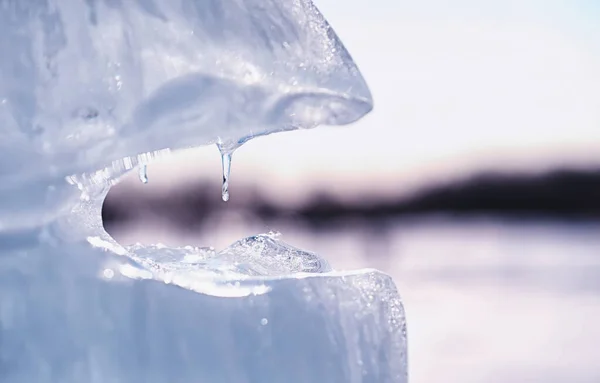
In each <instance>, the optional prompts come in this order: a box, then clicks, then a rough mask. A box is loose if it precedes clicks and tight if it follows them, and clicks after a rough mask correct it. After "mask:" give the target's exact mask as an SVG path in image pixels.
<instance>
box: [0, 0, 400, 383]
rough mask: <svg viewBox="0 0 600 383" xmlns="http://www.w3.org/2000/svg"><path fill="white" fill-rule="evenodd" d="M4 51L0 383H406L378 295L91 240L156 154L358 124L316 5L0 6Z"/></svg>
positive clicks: (385, 303)
mask: <svg viewBox="0 0 600 383" xmlns="http://www.w3.org/2000/svg"><path fill="white" fill-rule="evenodd" d="M0 50H1V51H2V57H1V58H0V382H2V383H30V382H36V383H56V382H61V383H81V382H103V383H105V382H123V383H129V382H131V383H133V382H145V383H163V382H169V383H191V382H240V383H242V382H282V381H285V382H290V383H295V382H298V383H300V382H302V383H309V382H310V383H314V382H344V383H345V382H363V383H369V382H373V383H375V382H377V383H383V382H390V383H391V382H393V383H404V382H406V376H407V375H406V334H405V323H404V313H403V309H402V304H401V302H400V299H399V297H398V293H397V291H396V288H395V286H394V284H393V282H392V281H391V280H390V278H389V277H387V276H385V275H383V274H381V273H379V272H376V271H360V272H352V273H340V272H331V271H328V270H329V268H328V266H327V264H326V262H325V261H323V260H322V259H321V258H319V257H317V256H316V255H314V254H312V253H308V252H304V251H301V250H298V249H294V248H291V247H289V246H288V245H285V244H284V243H283V242H281V241H280V240H279V239H278V238H275V237H273V236H256V237H252V238H248V239H245V240H242V241H239V242H237V243H235V244H234V245H232V246H231V247H230V248H228V249H226V250H224V251H222V252H219V253H215V252H214V251H213V250H211V249H202V248H193V247H186V248H176V249H168V248H166V247H163V246H149V247H144V246H134V247H130V248H129V249H125V248H123V247H121V246H119V245H118V244H116V243H115V242H114V241H113V240H112V239H111V238H110V237H109V236H108V235H107V234H106V233H105V232H104V230H103V229H102V222H101V216H100V210H101V205H102V201H103V199H104V197H105V195H106V193H107V191H108V188H109V186H110V184H112V183H114V182H116V180H117V178H118V177H119V176H120V175H121V174H123V173H124V172H125V171H128V170H132V169H134V168H135V167H136V166H139V165H141V166H145V165H146V164H147V163H149V162H150V160H151V159H152V158H153V156H157V155H160V154H162V153H164V152H166V151H167V150H166V149H168V148H172V149H177V148H182V147H190V146H197V145H205V144H209V143H218V144H219V145H220V146H224V147H227V148H231V149H233V148H235V147H236V146H237V145H240V144H241V143H243V142H245V141H247V140H249V139H251V138H253V137H255V136H259V135H266V134H269V133H272V132H277V131H282V130H291V129H299V128H310V127H314V126H316V125H319V124H335V125H340V124H346V123H349V122H352V121H355V120H356V119H358V118H361V117H362V116H363V115H364V114H365V113H367V112H369V111H370V110H371V108H372V100H371V95H370V93H369V90H368V88H367V86H366V84H365V83H364V80H363V79H362V76H361V75H360V73H359V71H358V69H357V68H356V65H355V64H354V62H353V61H352V59H351V58H350V56H349V54H348V52H347V51H346V50H345V49H344V47H343V45H342V44H341V42H340V41H339V39H338V38H337V36H336V35H335V33H334V32H333V30H332V29H331V28H330V27H329V25H328V24H327V22H326V21H325V19H324V18H323V17H322V16H321V14H320V13H319V12H318V10H317V9H316V8H315V7H314V5H313V4H312V3H311V2H310V1H308V0H288V1H274V0H227V1H223V0H202V1H198V0H169V1H166V0H161V1H159V0H136V1H133V0H132V1H119V0H88V1H68V0H58V1H52V2H48V1H22V0H0ZM98 169H99V170H98ZM74 174H76V176H74ZM65 177H67V181H68V182H65ZM141 178H142V181H144V180H145V179H146V176H145V173H144V171H142V177H141ZM326 271H327V272H326ZM225 297H226V298H225Z"/></svg>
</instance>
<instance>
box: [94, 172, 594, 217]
mask: <svg viewBox="0 0 600 383" xmlns="http://www.w3.org/2000/svg"><path fill="white" fill-rule="evenodd" d="M235 193H236V196H234V198H232V200H231V201H230V202H228V203H227V204H223V203H219V201H218V198H219V195H218V193H215V185H213V184H210V185H209V184H207V183H203V184H196V185H191V186H189V187H187V188H185V189H181V190H177V191H174V192H172V193H170V194H167V195H164V194H163V195H161V196H154V195H147V196H140V195H139V194H136V195H135V197H134V195H133V193H131V194H130V195H128V193H126V192H121V193H119V195H118V196H116V195H109V197H108V198H107V200H106V202H105V205H104V210H103V218H104V222H105V225H106V226H107V227H110V226H111V225H117V224H120V223H127V221H131V220H135V219H139V217H140V216H141V214H140V213H143V214H151V215H153V216H155V217H156V216H158V217H161V219H164V220H168V221H170V223H172V224H173V225H175V226H178V227H182V228H188V229H189V228H191V227H194V226H196V225H198V224H201V223H202V222H203V221H204V220H205V219H207V218H208V217H210V216H211V215H212V214H213V213H214V212H215V211H216V210H217V209H219V210H222V209H234V210H235V209H243V210H244V212H245V214H250V215H254V216H256V218H259V219H266V220H268V219H285V218H289V217H293V218H294V219H303V220H305V221H307V222H312V223H314V224H318V223H327V222H330V221H332V220H340V219H346V218H352V219H365V220H379V219H387V218H393V217H396V216H402V215H419V214H452V215H474V214H477V215H497V216H535V217H537V216H539V217H543V218H559V219H561V218H563V219H570V218H586V219H600V170H555V171H551V172H548V173H545V174H540V175H523V174H501V173H486V174H481V175H478V176H475V177H472V178H469V179H466V180H462V181H458V182H454V183H449V184H446V185H438V186H434V187H431V188H428V189H425V190H421V191H420V192H418V193H415V194H414V195H413V196H411V197H404V198H396V199H394V198H391V199H390V198H388V199H386V200H380V199H378V198H379V197H376V196H370V195H365V196H364V198H363V199H361V201H360V202H354V203H345V202H342V201H340V200H338V199H336V198H334V197H332V196H330V195H327V194H325V193H321V194H318V195H315V196H314V198H312V199H311V200H310V201H309V202H308V203H306V204H304V205H302V206H300V207H296V208H293V209H291V208H285V207H281V206H279V205H277V204H273V203H271V202H269V201H268V200H266V199H264V198H263V197H262V196H261V195H260V194H259V193H257V192H256V191H254V190H245V192H243V191H242V190H240V188H238V189H237V190H236V191H235ZM242 194H243V195H242ZM240 196H241V198H240ZM236 201H237V202H236Z"/></svg>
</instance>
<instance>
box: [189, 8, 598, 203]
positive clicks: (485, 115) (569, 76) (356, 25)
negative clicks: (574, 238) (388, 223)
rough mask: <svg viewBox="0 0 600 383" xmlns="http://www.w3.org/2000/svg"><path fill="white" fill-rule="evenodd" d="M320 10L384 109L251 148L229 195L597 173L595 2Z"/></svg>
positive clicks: (200, 158)
mask: <svg viewBox="0 0 600 383" xmlns="http://www.w3.org/2000/svg"><path fill="white" fill-rule="evenodd" d="M315 3H316V5H317V6H318V7H319V8H320V10H321V11H322V12H323V14H324V15H325V17H326V18H327V19H328V20H329V22H330V23H331V24H332V26H333V28H334V29H335V30H336V32H337V33H338V35H339V36H340V38H341V40H342V41H343V42H344V44H345V45H346V47H347V48H348V50H349V51H350V53H351V55H352V56H353V57H354V59H355V61H356V62H357V63H358V65H359V68H360V69H361V71H362V73H363V75H364V77H365V78H366V80H367V83H368V84H369V86H370V88H371V91H372V93H373V98H374V101H375V109H374V111H373V112H372V113H371V114H370V115H369V116H367V117H366V118H365V119H363V120H361V121H359V122H358V123H355V124H354V125H352V126H348V127H321V128H317V129H314V130H310V131H301V132H291V133H282V134H275V135H271V136H268V137H263V138H258V139H255V140H252V141H250V142H248V143H247V144H246V145H244V146H243V147H242V148H241V149H239V150H238V152H236V154H235V156H234V161H233V179H232V182H233V185H235V179H236V178H239V179H254V178H260V179H265V182H269V183H270V182H276V183H277V185H279V187H276V188H275V189H273V188H271V192H272V193H275V194H277V193H279V192H280V191H281V190H286V193H288V192H289V193H292V194H293V193H294V191H295V190H296V189H298V188H300V189H301V188H304V187H307V186H311V185H319V184H320V185H322V184H324V183H329V184H330V187H331V188H333V190H335V189H336V188H338V189H340V190H341V189H346V188H348V187H351V188H359V189H369V188H379V189H387V188H390V189H397V188H398V187H404V188H406V189H407V190H408V189H410V188H411V187H412V186H414V185H417V186H418V185H420V184H422V183H423V182H430V181H431V180H432V179H444V178H446V177H451V176H453V175H460V174H464V173H465V172H469V171H471V170H475V171H477V170H485V169H507V170H511V169H525V170H528V169H539V168H541V167H549V166H554V165H568V164H575V165H577V164H592V165H593V164H596V165H600V5H597V4H596V2H594V1H593V0H586V1H583V0H582V1H576V0H572V1H552V0H529V1H528V0H503V1H487V2H486V1H481V0H463V1H442V0H438V1H419V2H416V1H407V0H371V1H358V0H346V1H344V2H340V1H339V0H317V1H315ZM202 151H203V152H205V153H204V154H203V153H199V154H196V155H195V156H196V157H197V158H195V159H194V160H193V162H195V163H196V164H204V165H205V166H207V167H208V166H210V167H213V168H214V167H215V166H217V165H215V164H218V155H217V154H216V153H217V152H216V149H213V148H210V149H207V150H202ZM206 153H208V154H206ZM209 157H210V159H209ZM187 162H188V165H185V164H182V165H181V166H182V167H183V169H188V166H190V164H189V160H188V161H187ZM196 164H194V165H193V166H194V167H196ZM205 166H202V165H198V168H200V167H201V168H205ZM209 173H210V174H211V177H212V176H213V175H214V174H216V173H217V169H214V170H210V172H209ZM268 180H271V181H268ZM233 188H234V193H235V186H233ZM289 193H288V194H289Z"/></svg>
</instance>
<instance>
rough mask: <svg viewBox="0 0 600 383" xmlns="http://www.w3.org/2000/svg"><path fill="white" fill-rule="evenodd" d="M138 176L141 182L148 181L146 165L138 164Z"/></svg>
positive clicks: (145, 182)
mask: <svg viewBox="0 0 600 383" xmlns="http://www.w3.org/2000/svg"><path fill="white" fill-rule="evenodd" d="M138 176H139V177H140V181H141V182H142V183H143V184H147V183H148V167H147V166H146V165H141V166H140V170H139V173H138Z"/></svg>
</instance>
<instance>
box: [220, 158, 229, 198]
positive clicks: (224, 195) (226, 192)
mask: <svg viewBox="0 0 600 383" xmlns="http://www.w3.org/2000/svg"><path fill="white" fill-rule="evenodd" d="M221 162H222V163H223V187H222V188H221V197H222V198H223V201H225V202H227V201H229V174H230V172H231V153H230V152H223V151H222V152H221Z"/></svg>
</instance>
